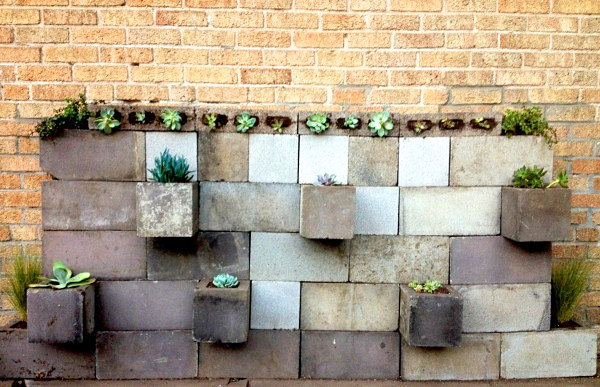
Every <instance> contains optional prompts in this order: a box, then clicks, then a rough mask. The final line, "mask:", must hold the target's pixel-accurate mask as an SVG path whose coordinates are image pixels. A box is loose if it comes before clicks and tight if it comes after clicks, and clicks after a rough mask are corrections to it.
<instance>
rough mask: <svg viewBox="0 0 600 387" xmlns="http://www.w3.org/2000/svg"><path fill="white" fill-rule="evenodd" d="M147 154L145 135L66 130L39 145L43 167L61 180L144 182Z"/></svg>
mask: <svg viewBox="0 0 600 387" xmlns="http://www.w3.org/2000/svg"><path fill="white" fill-rule="evenodd" d="M145 152H146V149H145V144H144V134H143V133H138V132H115V133H113V134H112V135H110V136H107V135H105V134H104V133H100V132H99V131H95V130H65V131H64V132H63V133H61V135H60V136H57V137H55V138H53V139H52V140H47V141H46V140H44V141H40V165H41V167H42V170H43V171H45V172H47V173H49V174H51V175H52V176H54V177H55V178H57V179H59V180H108V181H143V180H146V172H145V160H146V158H145ZM107 158H110V162H107Z"/></svg>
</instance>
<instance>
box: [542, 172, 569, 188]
mask: <svg viewBox="0 0 600 387" xmlns="http://www.w3.org/2000/svg"><path fill="white" fill-rule="evenodd" d="M556 184H558V185H560V186H561V187H562V188H569V176H567V171H561V172H558V174H557V175H556V179H554V180H553V181H552V182H551V183H550V184H548V185H547V186H546V188H551V187H553V186H555V185H556Z"/></svg>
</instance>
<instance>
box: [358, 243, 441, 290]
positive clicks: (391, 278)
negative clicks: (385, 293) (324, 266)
mask: <svg viewBox="0 0 600 387" xmlns="http://www.w3.org/2000/svg"><path fill="white" fill-rule="evenodd" d="M448 245H449V240H448V238H447V237H430V236H422V237H421V236H417V237H405V236H357V237H355V238H354V239H353V240H352V241H351V242H350V281H352V282H366V283H381V282H383V283H409V282H411V281H421V282H423V281H426V280H429V279H436V280H438V281H441V282H443V283H448V249H449V247H448Z"/></svg>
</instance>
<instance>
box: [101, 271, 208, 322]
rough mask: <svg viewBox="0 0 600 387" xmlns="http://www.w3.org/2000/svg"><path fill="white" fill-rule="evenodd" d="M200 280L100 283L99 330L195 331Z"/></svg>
mask: <svg viewBox="0 0 600 387" xmlns="http://www.w3.org/2000/svg"><path fill="white" fill-rule="evenodd" d="M195 285H196V281H161V282H157V281H102V282H100V283H99V284H98V288H97V291H98V296H97V298H96V302H97V305H98V307H97V309H96V312H97V313H96V322H97V326H98V329H99V330H107V331H135V330H138V331H153V330H178V329H192V305H193V302H192V301H193V297H194V287H195Z"/></svg>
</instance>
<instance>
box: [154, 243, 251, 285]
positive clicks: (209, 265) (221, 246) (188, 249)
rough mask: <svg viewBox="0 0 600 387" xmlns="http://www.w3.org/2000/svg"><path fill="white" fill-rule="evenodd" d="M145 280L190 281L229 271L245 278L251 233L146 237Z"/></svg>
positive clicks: (247, 273)
mask: <svg viewBox="0 0 600 387" xmlns="http://www.w3.org/2000/svg"><path fill="white" fill-rule="evenodd" d="M146 246H147V251H148V256H147V259H148V279H151V280H193V279H199V278H213V277H214V276H215V275H217V274H221V273H229V274H231V275H235V276H236V277H238V278H239V279H248V278H249V271H250V263H249V257H250V234H248V233H241V232H201V233H198V234H197V235H196V236H195V237H194V238H148V239H147V242H146Z"/></svg>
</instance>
